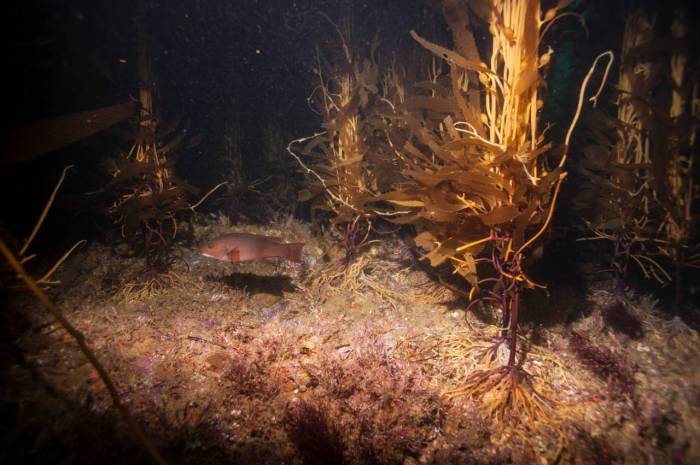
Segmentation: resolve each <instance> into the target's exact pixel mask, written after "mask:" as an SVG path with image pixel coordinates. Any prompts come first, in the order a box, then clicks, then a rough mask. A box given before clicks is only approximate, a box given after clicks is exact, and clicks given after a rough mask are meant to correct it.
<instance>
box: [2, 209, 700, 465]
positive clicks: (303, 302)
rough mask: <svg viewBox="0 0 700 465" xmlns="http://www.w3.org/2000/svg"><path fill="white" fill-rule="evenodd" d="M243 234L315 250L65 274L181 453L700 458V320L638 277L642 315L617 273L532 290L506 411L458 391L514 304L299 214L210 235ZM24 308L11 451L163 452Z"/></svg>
mask: <svg viewBox="0 0 700 465" xmlns="http://www.w3.org/2000/svg"><path fill="white" fill-rule="evenodd" d="M229 231H246V232H253V233H264V234H267V235H276V236H278V237H280V238H282V239H284V240H285V241H303V242H306V244H307V245H306V248H305V254H306V257H305V262H306V263H305V265H304V266H302V267H290V266H288V265H286V264H284V263H277V264H275V263H245V264H236V265H233V264H228V263H222V262H215V261H212V260H209V259H206V258H204V257H200V256H198V254H197V253H196V251H195V249H194V248H193V247H184V246H178V247H176V250H175V254H174V256H175V257H176V258H175V260H174V262H173V266H172V269H171V271H170V272H169V273H168V274H167V275H149V274H144V271H143V270H144V263H143V261H142V260H140V259H137V258H127V255H128V254H127V253H126V250H122V249H121V247H117V248H110V247H107V246H104V245H99V244H92V245H90V246H88V247H86V248H85V249H83V250H82V251H80V252H78V253H76V254H75V255H74V256H72V257H71V259H70V260H69V261H68V262H66V263H65V264H64V266H63V268H62V269H61V271H60V273H59V275H58V278H59V279H61V280H62V284H61V285H58V286H54V287H53V288H52V289H51V290H50V294H51V296H52V298H53V300H54V301H55V302H56V303H57V304H58V305H59V307H60V308H61V309H62V311H63V312H64V314H65V316H66V317H67V318H68V319H69V320H70V321H71V322H72V323H73V324H74V325H75V326H76V327H77V328H78V329H79V330H80V331H81V332H82V333H83V334H84V335H85V336H86V338H87V341H88V343H89V345H90V347H92V349H93V350H94V351H95V353H96V354H97V355H98V357H99V359H100V360H101V361H102V363H103V364H104V365H105V367H106V368H107V370H108V372H109V374H110V375H111V376H112V378H113V380H114V382H115V384H116V386H117V389H118V391H119V393H120V395H121V398H122V400H123V402H124V403H125V404H126V405H127V406H128V408H129V409H130V410H131V412H132V414H133V415H134V416H135V417H136V419H137V421H138V423H139V424H140V425H141V426H142V427H143V429H144V430H145V432H146V435H147V436H148V437H149V438H150V439H151V440H152V441H153V442H154V443H155V444H156V445H157V447H158V448H159V450H160V451H161V452H162V453H163V455H164V456H165V457H166V458H167V459H168V460H169V461H170V462H171V463H172V464H195V463H196V464H224V463H226V464H248V463H250V464H319V465H320V464H417V463H421V464H508V463H516V464H526V463H527V464H530V463H533V464H534V463H537V464H544V463H560V464H617V463H620V464H667V463H668V464H694V463H700V357H699V355H700V338H699V337H698V333H697V332H696V331H694V330H692V329H691V328H689V327H688V326H687V325H686V324H684V323H683V322H682V321H681V320H680V319H678V318H670V317H668V316H664V315H666V313H664V312H663V311H662V309H660V308H658V306H659V304H658V303H657V302H656V301H655V300H653V299H652V298H651V297H650V296H648V295H643V294H640V293H639V292H637V293H633V292H631V291H630V292H628V296H627V298H626V300H625V302H624V304H623V307H624V308H622V309H619V311H620V312H622V313H623V319H624V318H627V319H628V320H629V319H630V318H631V321H632V323H627V324H622V325H615V324H611V321H610V320H609V319H610V315H609V314H607V313H605V312H604V311H603V309H604V308H610V304H611V302H613V301H614V295H613V293H612V292H611V289H612V286H611V284H610V283H609V282H606V281H605V280H593V279H590V280H587V281H583V282H581V283H580V288H578V289H570V290H568V291H567V290H566V289H564V290H562V289H556V290H555V289H552V296H551V297H550V298H549V299H544V298H536V299H532V300H530V301H529V302H527V303H526V307H525V312H526V313H527V312H530V313H536V314H537V315H549V316H550V318H548V319H547V323H546V324H543V323H542V322H539V323H538V322H537V319H533V320H531V321H530V322H526V323H525V324H524V325H523V329H524V331H523V332H522V340H521V341H520V352H519V360H520V361H521V363H522V365H521V367H522V368H523V369H524V370H525V371H526V372H527V373H529V376H528V379H527V382H526V384H527V390H526V391H524V392H527V393H528V399H527V402H526V403H523V404H518V405H527V406H529V407H528V408H519V409H518V408H516V409H515V410H513V409H511V410H506V412H505V414H504V415H502V411H501V410H499V409H496V410H492V408H493V407H494V406H495V405H502V404H503V402H502V401H503V399H500V401H499V399H496V397H497V396H498V395H499V393H498V392H494V393H489V392H487V393H485V394H484V395H483V396H482V397H481V398H479V399H474V398H467V397H466V396H464V395H462V392H461V391H460V389H461V388H463V387H464V383H465V379H466V377H467V376H468V375H469V374H470V373H472V372H473V370H476V369H484V368H488V367H493V366H497V365H498V364H502V363H504V359H505V358H507V353H505V346H503V345H501V346H500V348H499V347H497V346H494V340H495V339H494V338H495V337H496V336H497V335H498V328H497V327H495V326H494V325H493V322H494V321H497V320H496V317H497V312H496V310H495V309H491V308H488V307H486V306H473V307H472V308H471V309H470V310H469V312H466V313H465V311H464V308H465V307H466V304H465V302H464V301H462V300H460V297H459V296H458V295H456V294H454V293H453V292H452V291H450V290H449V289H447V288H445V287H444V286H441V285H439V284H436V283H435V282H434V281H433V280H432V279H431V278H430V276H428V274H426V272H425V271H424V270H423V269H421V267H419V266H416V264H415V262H413V261H412V260H411V258H410V255H409V256H408V257H407V254H406V253H405V250H404V247H403V246H402V245H401V243H400V242H399V241H398V240H395V239H387V240H384V241H382V242H380V243H375V244H372V245H370V246H368V247H367V248H366V250H365V251H364V253H363V254H362V255H360V256H359V257H357V258H356V260H355V261H354V262H353V263H351V264H349V265H347V266H346V265H345V264H344V263H343V253H342V251H341V250H340V248H338V246H337V245H334V242H333V241H332V240H331V239H330V238H328V237H326V238H323V237H321V236H319V235H318V234H317V233H314V234H312V232H311V230H310V228H309V226H308V225H306V224H303V223H300V222H298V221H296V220H292V219H289V220H283V221H280V222H278V223H277V224H274V225H272V226H270V227H266V228H260V227H255V226H249V227H246V226H230V225H228V224H226V222H225V221H221V222H218V223H217V222H212V224H209V225H200V226H197V227H196V228H195V235H196V237H197V239H198V240H202V239H203V238H205V237H209V236H211V235H215V234H219V233H223V232H229ZM9 311H11V312H12V314H13V315H22V316H23V317H24V318H23V320H24V321H23V323H20V322H19V320H16V321H17V323H16V324H17V325H18V326H21V327H20V328H19V330H20V331H21V336H20V337H19V338H18V339H16V340H14V341H13V342H12V344H11V345H8V346H7V350H6V352H7V353H6V356H5V357H3V359H4V361H3V376H4V377H5V379H4V380H3V381H4V382H3V387H2V399H1V408H2V417H3V423H5V425H4V426H3V431H2V438H3V439H2V441H3V444H1V446H2V447H1V448H0V462H2V463H3V464H10V463H22V464H34V463H36V464H40V463H41V464H44V463H54V464H92V463H110V464H127V463H147V462H148V459H147V458H146V456H145V455H144V454H143V452H142V451H141V449H140V448H139V447H138V445H137V443H136V441H135V440H133V439H132V437H131V436H130V435H129V434H128V430H127V428H126V427H125V425H124V423H123V421H122V420H121V419H120V417H119V415H118V414H117V413H116V411H115V410H114V409H113V407H112V405H111V399H110V397H109V396H108V393H107V391H106V389H105V387H104V385H103V384H102V382H101V381H100V379H99V377H98V376H97V373H96V372H95V370H94V369H93V368H92V366H91V365H90V364H89V363H88V362H87V360H86V358H85V357H84V356H83V354H82V353H81V352H80V351H79V350H78V348H77V345H76V344H75V342H74V340H73V339H72V338H71V337H70V336H69V335H68V334H67V333H66V332H65V331H64V330H63V329H62V328H61V327H60V326H59V325H58V324H57V323H56V322H55V321H53V320H52V318H51V317H50V316H49V315H48V314H47V313H46V312H45V310H44V308H43V307H42V306H41V305H40V304H38V303H36V301H34V300H33V298H32V297H31V295H29V294H23V293H17V294H15V297H14V298H13V299H12V302H11V310H9ZM606 311H609V310H606ZM634 321H636V322H637V323H634ZM613 323H614V322H613ZM623 323H624V322H623ZM615 328H617V329H615ZM15 329H17V328H15ZM492 349H493V350H492ZM501 394H502V393H501ZM520 400H521V401H522V399H520ZM506 404H507V402H506ZM515 404H517V402H515V401H514V402H513V405H515Z"/></svg>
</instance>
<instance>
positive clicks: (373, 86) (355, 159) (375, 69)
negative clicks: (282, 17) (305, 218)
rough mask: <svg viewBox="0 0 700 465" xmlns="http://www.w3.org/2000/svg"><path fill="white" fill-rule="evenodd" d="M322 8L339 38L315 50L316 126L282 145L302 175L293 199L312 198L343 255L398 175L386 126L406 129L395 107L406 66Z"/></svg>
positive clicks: (401, 99) (398, 133) (396, 132)
mask: <svg viewBox="0 0 700 465" xmlns="http://www.w3.org/2000/svg"><path fill="white" fill-rule="evenodd" d="M322 16H323V18H324V19H325V20H326V21H327V22H329V23H330V24H331V26H332V27H333V28H335V30H336V32H337V35H338V37H339V40H340V44H339V46H336V47H335V48H331V49H325V50H323V49H321V48H320V47H319V48H317V50H316V66H315V67H314V69H313V72H314V75H315V80H316V82H315V84H316V86H315V88H314V91H313V93H312V95H311V96H310V97H309V98H308V101H309V103H310V104H311V105H312V109H313V110H314V111H315V112H316V113H317V114H318V115H319V117H320V119H321V126H322V128H323V131H321V132H319V133H317V134H314V135H312V136H310V137H305V138H301V139H297V140H294V141H292V142H290V144H289V145H288V147H287V150H288V152H289V153H290V154H291V155H292V156H293V157H294V158H295V159H296V160H297V162H298V164H299V166H300V167H301V169H302V172H303V173H305V174H306V175H307V176H308V179H309V182H308V183H307V186H306V188H305V189H304V190H302V191H301V192H300V194H299V200H301V201H307V200H313V201H314V206H313V207H312V211H313V212H314V213H318V212H323V213H324V215H325V216H327V217H328V219H329V220H330V222H331V223H332V224H333V225H334V226H335V227H336V229H337V231H338V232H339V234H340V236H341V237H342V238H343V243H344V244H345V245H346V256H347V257H354V256H355V255H356V253H357V251H356V249H357V248H359V247H360V244H356V243H355V242H354V241H352V240H350V239H349V237H350V236H353V237H354V235H353V234H352V231H354V230H356V229H357V228H358V227H360V224H361V225H362V228H363V230H364V228H365V227H366V228H368V229H367V232H368V234H369V232H371V224H372V220H373V218H374V217H376V216H382V214H383V212H382V210H381V209H377V208H374V206H372V205H370V204H371V203H372V202H374V201H376V199H377V195H379V194H380V193H381V192H385V191H387V190H388V189H390V188H391V186H393V185H395V184H397V183H401V182H403V179H404V178H403V176H402V175H401V173H400V170H399V169H398V166H399V165H401V161H400V160H399V159H397V158H396V156H395V154H394V150H395V149H394V148H393V147H392V146H391V145H390V140H389V134H392V135H393V136H394V137H395V138H396V139H397V140H401V139H402V138H404V137H405V135H404V134H403V133H402V130H401V129H400V128H401V127H403V126H404V122H403V121H401V120H400V119H399V118H398V115H397V114H396V108H397V106H399V105H403V104H405V103H406V102H405V91H404V78H405V70H404V69H403V68H402V67H400V66H398V65H397V60H396V59H389V60H382V59H381V57H380V54H379V42H378V41H377V40H376V39H375V40H374V41H372V42H370V43H369V44H367V46H361V45H357V44H359V43H361V42H360V41H355V40H353V36H352V28H351V27H350V23H349V18H345V19H344V21H345V23H344V24H343V26H342V27H341V26H338V25H336V24H335V23H333V22H332V21H331V20H330V18H328V17H327V16H326V15H323V14H322ZM389 200H392V201H394V202H399V203H394V205H399V204H400V200H399V199H387V201H389ZM360 219H362V221H360ZM365 243H369V242H368V241H366V238H365V240H364V241H362V244H365ZM347 257H346V258H347ZM346 261H347V259H346Z"/></svg>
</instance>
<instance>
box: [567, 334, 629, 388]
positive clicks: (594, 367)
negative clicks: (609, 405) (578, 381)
mask: <svg viewBox="0 0 700 465" xmlns="http://www.w3.org/2000/svg"><path fill="white" fill-rule="evenodd" d="M569 347H570V348H571V350H572V351H573V353H574V355H576V357H577V358H578V359H579V360H580V361H581V363H583V364H584V365H585V366H586V367H587V368H588V369H589V370H591V371H592V372H593V373H595V374H596V376H598V377H599V378H601V379H603V380H605V381H606V382H607V383H608V389H609V391H610V393H611V394H612V395H613V396H614V397H628V398H629V397H631V396H633V395H634V389H635V384H636V383H635V381H634V376H633V374H632V372H631V370H630V369H629V368H628V367H627V366H625V364H624V362H623V361H622V359H621V358H620V357H619V356H618V355H616V354H614V353H613V352H611V351H610V350H608V349H606V348H604V347H602V346H600V345H596V344H594V343H593V342H591V340H590V339H589V338H588V337H586V336H584V335H583V334H580V333H577V332H576V331H571V334H570V337H569Z"/></svg>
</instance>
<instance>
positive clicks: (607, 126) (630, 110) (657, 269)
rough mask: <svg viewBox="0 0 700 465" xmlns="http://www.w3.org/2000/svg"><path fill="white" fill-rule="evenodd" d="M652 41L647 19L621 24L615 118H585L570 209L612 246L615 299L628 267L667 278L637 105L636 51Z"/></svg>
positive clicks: (641, 66)
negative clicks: (584, 142) (577, 184)
mask: <svg viewBox="0 0 700 465" xmlns="http://www.w3.org/2000/svg"><path fill="white" fill-rule="evenodd" d="M652 37H653V24H652V23H651V22H650V20H649V18H648V17H647V16H646V15H644V14H642V13H636V14H633V15H630V16H629V17H628V18H627V20H626V23H625V32H624V35H623V41H622V50H621V66H620V71H619V77H618V83H617V96H616V100H615V104H616V106H617V115H616V117H612V116H608V115H607V114H606V113H605V112H603V111H602V110H595V111H591V112H587V114H586V115H585V116H584V120H585V128H586V131H585V132H586V138H587V140H589V141H591V142H590V143H588V144H587V145H586V146H584V148H583V150H582V151H583V160H581V162H580V163H579V165H578V173H579V174H580V175H581V182H580V184H581V187H580V189H579V191H578V193H577V196H576V199H575V202H574V205H575V206H576V208H577V210H579V212H580V213H581V216H582V217H583V218H585V219H586V222H587V224H588V228H589V229H590V230H591V231H592V232H593V234H594V235H593V237H592V238H586V239H583V240H608V241H610V242H611V243H612V245H613V253H612V259H611V262H612V263H611V264H612V270H613V271H614V273H615V275H616V280H617V283H618V285H617V294H618V297H619V298H622V297H623V295H624V287H625V282H626V278H627V275H628V272H629V267H630V264H636V265H638V266H639V269H640V270H641V271H642V273H643V274H644V276H646V277H648V278H654V279H655V280H656V281H658V282H659V283H662V284H663V283H666V282H668V281H669V280H670V279H671V277H670V276H669V274H668V273H667V272H666V270H665V269H664V268H663V266H662V265H661V263H659V260H658V258H659V255H661V248H660V246H661V245H662V242H661V241H660V238H659V235H658V233H657V231H658V228H659V224H658V217H659V208H658V205H657V204H656V202H655V200H654V191H653V188H652V183H651V182H650V181H651V179H650V178H651V171H652V169H651V168H652V162H651V144H650V142H651V141H650V134H649V131H648V130H647V129H645V127H644V124H643V119H644V117H643V116H641V115H640V108H639V105H638V104H637V103H636V102H635V101H636V99H638V98H640V96H639V95H638V92H639V91H640V90H641V87H640V84H641V82H640V79H641V80H645V79H646V78H644V77H642V76H644V75H645V74H647V73H648V72H649V71H650V70H651V63H650V62H648V61H646V59H645V60H644V61H640V59H639V56H637V55H636V54H635V52H634V51H635V50H636V49H637V47H639V46H640V45H642V44H645V43H648V42H649V41H650V40H651V38H652Z"/></svg>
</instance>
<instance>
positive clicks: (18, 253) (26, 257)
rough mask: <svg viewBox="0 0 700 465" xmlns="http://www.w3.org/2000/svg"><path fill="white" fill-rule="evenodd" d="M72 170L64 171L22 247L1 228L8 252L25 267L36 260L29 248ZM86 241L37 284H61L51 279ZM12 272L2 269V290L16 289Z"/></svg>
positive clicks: (61, 260)
mask: <svg viewBox="0 0 700 465" xmlns="http://www.w3.org/2000/svg"><path fill="white" fill-rule="evenodd" d="M70 168H72V166H67V167H65V168H64V169H63V172H62V173H61V177H60V178H59V180H58V182H57V183H56V186H55V187H54V189H53V192H52V193H51V196H50V197H49V200H48V201H47V202H46V205H45V206H44V209H43V210H42V212H41V215H39V218H38V219H37V221H36V223H35V224H34V228H33V229H32V232H31V233H30V234H29V237H27V239H25V240H24V242H23V243H22V244H21V245H20V244H19V242H18V241H16V240H15V238H14V237H12V235H11V234H10V232H9V231H7V230H5V229H4V228H0V240H1V241H2V242H3V244H4V246H5V247H6V249H7V251H8V252H11V253H12V254H13V256H15V257H16V259H17V260H18V261H19V263H20V264H21V265H22V266H23V267H24V266H25V265H26V264H27V263H29V262H30V261H31V260H33V259H35V258H36V254H28V252H29V248H30V246H31V245H32V242H33V241H34V239H35V238H36V236H37V234H39V231H40V230H41V227H42V225H43V224H44V220H45V219H46V215H48V213H49V210H51V206H52V205H53V202H54V200H55V199H56V194H57V193H58V190H59V189H60V187H61V184H63V180H64V179H65V177H66V173H67V172H68V170H69V169H70ZM85 242H86V241H85V240H80V241H78V242H76V243H75V244H74V245H73V246H72V247H71V248H70V249H69V250H68V251H67V252H66V253H64V254H63V255H62V256H61V258H59V259H58V260H57V261H56V263H54V264H53V266H51V267H50V268H49V270H48V271H46V272H45V273H44V274H43V276H41V277H40V278H38V279H35V281H36V284H38V285H40V286H50V285H54V284H60V281H57V280H54V279H51V277H52V276H53V275H54V274H55V273H56V271H57V270H58V269H59V268H60V266H61V265H62V264H63V262H64V261H66V259H67V258H68V257H69V256H70V254H71V253H73V251H75V249H77V248H78V247H80V246H81V245H83V244H85ZM13 274H14V273H13V272H12V270H10V269H9V268H6V267H5V266H4V264H3V265H2V267H0V289H4V288H10V287H14V286H15V285H16V281H17V279H16V277H15V276H13Z"/></svg>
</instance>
